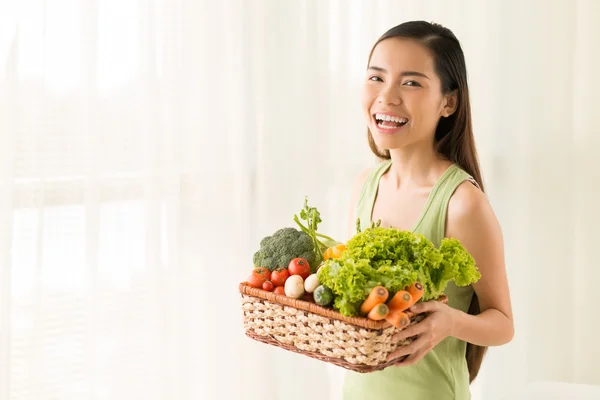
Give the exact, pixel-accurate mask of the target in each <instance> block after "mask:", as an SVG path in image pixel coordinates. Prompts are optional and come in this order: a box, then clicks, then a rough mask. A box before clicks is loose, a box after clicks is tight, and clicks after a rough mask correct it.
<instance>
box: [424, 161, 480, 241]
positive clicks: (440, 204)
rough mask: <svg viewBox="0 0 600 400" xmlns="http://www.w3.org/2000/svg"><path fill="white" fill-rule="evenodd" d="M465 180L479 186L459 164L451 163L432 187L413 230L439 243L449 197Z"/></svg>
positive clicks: (442, 233)
mask: <svg viewBox="0 0 600 400" xmlns="http://www.w3.org/2000/svg"><path fill="white" fill-rule="evenodd" d="M465 181H470V182H472V183H474V184H475V185H476V186H479V185H477V182H476V181H475V180H474V179H473V177H472V176H471V175H469V174H468V173H467V172H466V171H464V170H463V169H462V168H460V166H458V165H457V164H452V165H451V166H450V167H449V168H448V170H447V171H446V172H445V173H444V174H443V175H442V177H441V178H440V180H439V181H438V183H437V184H436V185H435V187H434V188H433V190H432V192H431V194H430V196H429V201H428V202H427V203H428V204H427V208H426V209H425V210H424V212H423V214H422V216H421V219H420V220H419V222H418V223H417V225H416V226H415V231H418V232H420V233H423V234H426V236H428V237H429V239H430V240H431V241H432V242H433V243H434V244H435V245H436V246H439V245H440V243H441V242H442V239H443V238H444V236H445V233H446V216H447V214H448V204H449V203H450V198H451V197H452V195H453V194H454V192H455V191H456V189H457V188H458V187H459V186H460V185H461V184H462V183H463V182H465Z"/></svg>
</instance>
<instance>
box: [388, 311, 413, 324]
mask: <svg viewBox="0 0 600 400" xmlns="http://www.w3.org/2000/svg"><path fill="white" fill-rule="evenodd" d="M385 320H386V321H387V322H389V323H390V324H392V325H394V326H395V327H396V328H400V329H404V328H406V327H407V326H408V325H409V324H410V318H408V315H406V314H405V313H404V312H402V311H400V310H393V309H390V312H389V313H388V315H387V317H385Z"/></svg>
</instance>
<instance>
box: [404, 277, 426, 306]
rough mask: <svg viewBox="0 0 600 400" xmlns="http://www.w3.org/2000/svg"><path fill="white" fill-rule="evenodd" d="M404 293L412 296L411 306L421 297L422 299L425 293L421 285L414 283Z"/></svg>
mask: <svg viewBox="0 0 600 400" xmlns="http://www.w3.org/2000/svg"><path fill="white" fill-rule="evenodd" d="M406 291H407V292H408V293H410V295H411V296H412V299H413V304H414V303H416V302H417V301H419V300H420V299H421V297H423V293H425V290H424V289H423V285H421V284H420V283H419V282H415V283H413V284H412V285H410V286H409V287H407V288H406Z"/></svg>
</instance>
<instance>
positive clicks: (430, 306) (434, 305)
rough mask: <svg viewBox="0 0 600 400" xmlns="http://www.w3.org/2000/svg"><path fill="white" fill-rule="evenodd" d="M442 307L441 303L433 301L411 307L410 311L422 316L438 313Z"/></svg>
mask: <svg viewBox="0 0 600 400" xmlns="http://www.w3.org/2000/svg"><path fill="white" fill-rule="evenodd" d="M439 306H440V302H439V301H435V300H431V301H425V302H423V303H417V304H415V305H414V306H412V307H410V308H409V310H410V311H412V312H414V313H415V314H421V313H426V312H432V311H436V310H437V309H438V308H439Z"/></svg>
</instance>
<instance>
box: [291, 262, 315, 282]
mask: <svg viewBox="0 0 600 400" xmlns="http://www.w3.org/2000/svg"><path fill="white" fill-rule="evenodd" d="M288 271H289V272H290V275H300V276H301V277H302V279H304V280H306V278H308V276H309V275H310V265H308V261H306V260H305V259H304V258H294V259H293V260H292V261H290V265H289V266H288Z"/></svg>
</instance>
